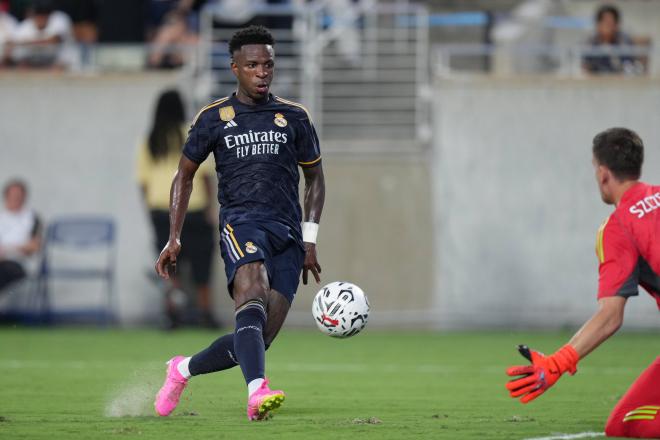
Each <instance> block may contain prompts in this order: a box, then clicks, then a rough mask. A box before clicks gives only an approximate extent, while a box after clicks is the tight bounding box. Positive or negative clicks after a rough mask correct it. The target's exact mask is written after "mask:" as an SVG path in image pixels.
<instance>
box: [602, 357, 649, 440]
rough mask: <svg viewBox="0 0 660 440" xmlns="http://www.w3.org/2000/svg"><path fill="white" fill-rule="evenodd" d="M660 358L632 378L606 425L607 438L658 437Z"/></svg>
mask: <svg viewBox="0 0 660 440" xmlns="http://www.w3.org/2000/svg"><path fill="white" fill-rule="evenodd" d="M658 383H660V357H658V358H657V359H656V360H655V361H653V363H652V364H651V365H650V366H649V367H648V368H647V369H646V370H645V371H644V372H643V373H642V374H641V375H640V376H639V377H638V378H637V380H635V382H634V383H633V384H632V386H631V387H630V389H629V390H628V391H627V392H626V394H625V395H624V396H623V397H622V398H621V400H620V401H619V403H617V404H616V406H615V407H614V409H613V410H612V413H611V414H610V417H609V418H608V420H607V425H606V426H605V434H606V435H607V436H609V437H636V438H659V437H660V387H658Z"/></svg>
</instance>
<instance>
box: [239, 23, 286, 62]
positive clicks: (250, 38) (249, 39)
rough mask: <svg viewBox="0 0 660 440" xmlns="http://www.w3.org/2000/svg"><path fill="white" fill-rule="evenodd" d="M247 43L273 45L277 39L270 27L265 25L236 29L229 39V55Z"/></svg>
mask: <svg viewBox="0 0 660 440" xmlns="http://www.w3.org/2000/svg"><path fill="white" fill-rule="evenodd" d="M247 44H269V45H271V46H273V45H274V44H275V39H274V38H273V35H272V34H271V33H270V31H269V30H268V29H266V28H265V27H263V26H249V27H246V28H244V29H241V30H239V31H236V33H234V35H232V37H231V39H230V40H229V55H231V56H234V52H236V51H237V50H240V49H241V47H243V46H245V45H247Z"/></svg>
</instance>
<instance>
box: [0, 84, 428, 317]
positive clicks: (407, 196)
mask: <svg viewBox="0 0 660 440" xmlns="http://www.w3.org/2000/svg"><path fill="white" fill-rule="evenodd" d="M177 82H178V78H177V77H176V76H172V75H171V74H144V75H141V74H139V75H109V76H101V77H70V76H66V75H65V76H59V75H55V76H52V75H50V74H28V75H21V76H16V75H11V74H5V75H2V76H0V97H1V98H0V136H1V137H2V140H1V141H0V151H1V156H0V157H1V159H0V181H1V182H4V181H6V179H8V178H9V177H12V176H20V177H23V178H25V179H26V180H27V181H28V182H29V184H30V186H31V191H32V198H31V204H32V205H33V206H34V207H35V208H37V210H38V211H39V212H40V213H41V214H42V215H43V216H44V217H45V220H46V221H48V220H49V219H52V218H54V217H55V216H60V215H68V214H87V213H93V214H107V215H111V216H112V217H114V218H115V220H116V222H117V224H118V228H119V232H118V234H119V235H118V267H117V269H118V280H117V281H118V282H117V293H118V306H119V317H120V320H121V322H122V323H123V324H139V323H142V322H146V321H153V320H154V318H156V317H157V316H158V315H159V314H160V313H161V309H162V302H161V300H160V297H159V293H158V290H157V288H156V287H155V285H154V283H153V282H152V281H150V280H149V276H148V274H151V273H152V270H153V263H154V260H155V256H154V253H153V250H152V244H151V240H152V233H151V228H150V225H149V221H148V218H147V215H146V213H145V211H144V209H143V207H142V205H141V201H140V195H139V192H138V188H137V184H136V182H135V178H134V165H135V155H136V148H137V143H138V142H139V140H140V139H141V138H143V137H144V136H145V134H146V132H147V130H148V126H149V124H150V119H151V112H152V107H153V104H154V100H155V98H156V97H157V95H158V93H159V92H160V91H161V90H162V89H163V88H164V87H169V86H172V85H176V83H177ZM323 148H324V145H323V144H322V149H323ZM345 149H346V148H344V150H345ZM329 150H330V149H329ZM426 163H427V161H426V158H425V157H420V156H419V155H413V157H405V158H401V157H393V158H384V157H376V156H366V157H355V156H354V155H352V154H350V153H335V154H332V153H331V152H330V151H328V150H324V165H325V166H324V168H325V173H326V184H327V194H326V207H325V210H324V213H323V219H322V226H321V230H320V232H319V259H320V263H321V265H322V266H323V274H322V275H323V282H324V283H327V282H331V281H335V280H348V281H353V282H355V283H357V284H358V285H360V286H361V287H362V288H363V289H364V290H365V292H366V293H367V294H368V295H369V297H370V299H371V302H372V310H373V314H372V318H371V321H370V324H369V325H370V327H375V326H387V325H392V324H398V325H426V324H428V319H427V320H426V321H420V319H419V318H420V314H419V313H417V312H415V311H416V310H428V309H429V307H430V306H431V303H432V300H433V294H432V292H433V288H432V283H433V272H432V267H433V264H432V246H433V240H432V233H431V204H430V192H431V187H430V184H429V174H428V169H427V167H426ZM184 245H185V243H184ZM215 258H216V259H215V265H214V268H213V283H214V295H215V300H216V301H215V305H216V311H217V313H218V314H219V315H220V317H221V318H222V319H223V321H224V322H225V323H227V324H232V322H233V305H232V304H231V302H230V300H229V299H228V295H227V293H226V288H225V284H226V282H225V276H224V271H223V270H222V265H221V263H220V258H219V253H218V252H217V249H216V254H215ZM310 277H311V275H310ZM58 286H59V285H58ZM318 288H319V286H317V285H316V284H315V283H312V284H311V285H310V286H308V287H305V288H302V287H301V289H300V291H299V294H298V298H297V299H296V302H295V304H294V308H293V309H292V313H291V316H290V319H289V320H288V322H287V325H290V326H293V325H303V326H309V327H312V326H314V324H313V321H312V317H311V316H312V315H311V302H312V298H313V296H314V294H315V293H316V291H317V290H318ZM98 289H99V286H98V285H92V286H90V285H89V284H73V283H67V284H66V286H61V287H60V288H58V289H56V293H57V295H56V303H58V304H59V303H64V302H66V303H71V302H73V303H80V302H83V301H84V302H89V301H88V300H87V298H86V297H89V296H93V295H95V293H96V292H98ZM1 305H2V304H1V302H0V306H1ZM427 318H428V317H427Z"/></svg>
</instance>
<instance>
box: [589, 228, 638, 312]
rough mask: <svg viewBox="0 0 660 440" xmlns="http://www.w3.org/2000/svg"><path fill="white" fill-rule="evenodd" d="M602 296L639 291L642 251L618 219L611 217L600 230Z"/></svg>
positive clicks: (599, 253) (599, 252)
mask: <svg viewBox="0 0 660 440" xmlns="http://www.w3.org/2000/svg"><path fill="white" fill-rule="evenodd" d="M596 254H597V256H598V262H599V267H598V299H601V298H607V297H611V296H622V297H626V298H627V297H630V296H635V295H637V294H638V285H639V265H638V261H639V253H638V251H637V248H636V247H635V245H634V244H633V242H632V239H631V238H630V237H629V236H628V235H627V234H626V231H625V230H624V229H623V227H622V226H621V225H620V224H619V223H618V221H617V220H616V219H615V218H613V217H610V218H609V219H608V220H607V221H606V222H605V223H604V224H603V225H602V226H601V227H600V229H599V230H598V237H597V241H596Z"/></svg>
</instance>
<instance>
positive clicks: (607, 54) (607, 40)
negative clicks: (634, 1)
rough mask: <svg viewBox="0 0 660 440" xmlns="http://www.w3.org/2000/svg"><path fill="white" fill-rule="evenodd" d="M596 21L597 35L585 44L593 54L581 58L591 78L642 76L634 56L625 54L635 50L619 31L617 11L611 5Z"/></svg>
mask: <svg viewBox="0 0 660 440" xmlns="http://www.w3.org/2000/svg"><path fill="white" fill-rule="evenodd" d="M595 19H596V33H595V34H594V35H593V36H592V37H591V38H590V39H589V41H588V45H589V46H590V47H591V48H592V50H593V51H594V52H595V53H593V54H589V55H586V56H584V57H583V60H582V62H583V66H584V69H585V70H586V71H587V72H589V73H592V74H612V73H614V74H621V73H626V74H631V73H632V74H634V73H642V72H643V71H644V66H643V65H642V63H641V61H640V60H639V59H638V58H637V57H635V56H634V55H633V54H630V53H628V54H626V53H625V51H626V50H629V51H630V50H632V49H633V48H634V47H635V42H634V41H633V39H632V38H631V37H629V36H628V35H627V34H625V33H623V32H622V31H621V30H620V25H621V14H620V12H619V10H618V9H617V8H616V7H615V6H611V5H605V6H602V7H600V8H599V9H598V11H597V12H596V17H595ZM601 51H602V53H599V52H601ZM621 52H623V53H621Z"/></svg>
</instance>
